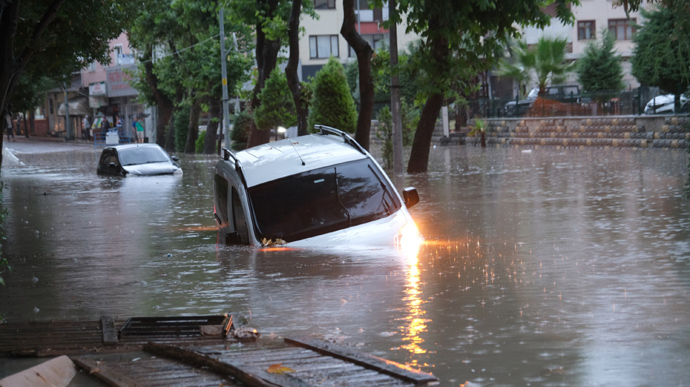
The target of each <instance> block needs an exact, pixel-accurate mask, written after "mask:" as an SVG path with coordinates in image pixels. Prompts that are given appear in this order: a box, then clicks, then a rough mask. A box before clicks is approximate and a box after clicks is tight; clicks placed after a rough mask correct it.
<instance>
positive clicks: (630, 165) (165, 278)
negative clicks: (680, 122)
mask: <svg viewBox="0 0 690 387" xmlns="http://www.w3.org/2000/svg"><path fill="white" fill-rule="evenodd" d="M51 157H52V159H51ZM31 161H32V160H25V164H26V165H24V166H20V165H18V166H13V167H12V168H4V169H3V170H2V180H3V181H4V182H6V183H8V185H9V188H8V189H7V190H6V191H5V199H6V203H5V204H6V205H7V207H8V208H9V210H10V218H9V219H8V223H7V225H8V243H7V244H6V245H5V246H4V247H5V254H6V256H7V257H8V259H9V260H10V262H11V263H12V265H13V271H12V273H11V274H9V275H7V276H6V277H5V279H6V281H7V285H6V286H5V287H3V288H0V289H1V290H0V292H1V293H0V313H2V314H3V316H4V317H5V318H7V319H8V320H14V321H24V320H27V319H38V320H49V319H60V318H70V319H74V318H79V319H97V318H98V317H100V315H103V314H109V315H119V316H132V315H145V316H165V315H176V314H177V315H179V314H211V313H226V312H231V313H233V315H235V316H237V318H238V320H241V321H246V322H248V323H249V324H250V325H251V326H253V327H255V328H257V329H258V330H259V331H261V332H262V334H265V335H276V336H290V335H294V336H297V335H311V336H313V337H319V338H325V339H329V340H334V341H339V342H342V343H345V344H346V345H352V346H355V347H357V348H359V349H361V350H362V351H363V352H366V353H370V354H373V355H377V356H381V357H385V358H388V359H391V360H394V361H398V362H401V363H404V364H407V365H411V366H419V367H421V368H422V369H423V370H425V371H427V372H432V373H434V374H435V375H437V376H439V377H440V378H441V380H442V385H444V386H458V385H460V384H462V383H466V382H469V384H470V385H515V386H522V385H533V386H536V385H540V386H553V385H574V386H579V385H645V384H648V385H683V384H685V383H686V380H688V379H689V378H690V370H688V369H687V367H686V366H685V363H686V362H687V358H688V357H690V349H689V348H690V324H689V323H688V321H690V301H689V300H690V297H688V296H689V294H688V293H690V206H689V205H688V202H687V200H686V199H684V198H683V196H682V195H683V184H684V182H685V179H686V178H687V154H686V153H685V152H682V151H673V150H672V151H662V150H644V151H642V150H638V151H635V150H619V149H616V150H614V149H584V150H580V149H565V150H564V149H534V150H533V152H531V153H523V152H522V151H521V150H520V149H503V148H490V149H485V150H480V149H478V148H472V147H457V148H456V147H452V148H451V147H449V148H438V149H436V150H434V151H432V155H431V171H430V172H429V173H428V174H426V175H415V176H402V177H396V178H395V183H396V185H397V186H398V187H404V186H415V187H416V188H417V189H418V191H419V193H420V197H421V201H420V203H419V204H417V205H416V206H415V207H413V208H412V209H411V210H410V212H411V213H412V215H413V216H414V218H415V220H416V223H417V225H418V227H419V229H420V230H421V231H422V233H423V234H424V236H425V238H426V241H425V243H424V245H422V246H421V247H420V248H419V250H418V252H417V253H416V254H406V253H405V252H406V251H407V250H406V249H402V250H395V249H384V248H375V249H366V248H360V249H354V248H352V247H351V246H340V247H338V248H332V249H326V250H313V249H312V250H308V249H299V250H259V249H250V248H240V247H229V246H225V245H223V244H219V243H218V239H217V238H218V237H217V233H216V231H215V221H214V218H213V211H212V209H213V200H212V190H211V187H212V179H211V178H212V175H213V173H212V171H213V165H214V163H215V161H216V158H215V157H208V158H205V157H185V158H183V159H182V161H181V162H182V167H183V168H184V170H185V173H184V174H183V176H182V177H181V179H174V178H172V179H161V180H156V179H154V180H149V179H144V178H140V179H118V178H99V177H97V176H96V174H95V160H94V157H93V155H92V154H86V155H70V156H64V157H63V158H62V159H55V156H50V157H49V156H45V155H37V157H36V160H35V163H31ZM80 163H83V164H80ZM411 251H415V250H411Z"/></svg>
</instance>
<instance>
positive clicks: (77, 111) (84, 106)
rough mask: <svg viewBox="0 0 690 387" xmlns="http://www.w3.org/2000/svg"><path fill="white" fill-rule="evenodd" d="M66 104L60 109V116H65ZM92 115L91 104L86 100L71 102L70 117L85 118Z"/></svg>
mask: <svg viewBox="0 0 690 387" xmlns="http://www.w3.org/2000/svg"><path fill="white" fill-rule="evenodd" d="M65 110H66V109H65V104H64V102H63V103H61V104H60V107H58V113H57V114H58V115H59V116H64V115H65ZM87 114H91V109H89V102H88V100H87V99H86V98H74V99H71V100H69V115H70V116H85V115H87Z"/></svg>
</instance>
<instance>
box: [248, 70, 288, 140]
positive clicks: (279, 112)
mask: <svg viewBox="0 0 690 387" xmlns="http://www.w3.org/2000/svg"><path fill="white" fill-rule="evenodd" d="M259 100H260V101H261V104H260V105H259V107H258V108H257V109H256V111H255V112H254V122H255V123H256V127H257V129H259V130H269V129H273V128H276V127H278V126H284V127H289V126H293V125H296V124H297V112H296V111H295V101H294V100H293V99H292V93H291V92H290V88H289V87H288V84H287V77H286V76H285V73H284V72H282V71H280V70H279V69H277V68H276V69H274V70H273V71H272V72H271V75H270V76H269V77H268V79H267V80H266V84H265V85H264V88H263V89H261V92H260V93H259Z"/></svg>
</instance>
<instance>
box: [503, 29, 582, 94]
mask: <svg viewBox="0 0 690 387" xmlns="http://www.w3.org/2000/svg"><path fill="white" fill-rule="evenodd" d="M567 45H568V41H567V40H566V39H561V38H549V37H544V36H542V37H540V38H539V41H538V42H537V44H536V45H535V46H528V45H527V42H525V41H517V42H513V44H512V45H511V48H510V49H509V51H510V52H511V58H512V60H511V61H508V60H501V62H500V65H499V70H498V72H497V74H498V75H501V76H508V77H512V78H513V79H515V80H516V81H517V82H518V84H519V85H520V89H521V93H523V92H524V90H525V88H526V85H527V83H536V84H537V85H538V86H539V95H542V94H544V93H545V92H546V86H547V85H548V84H549V83H551V84H559V83H563V82H565V80H566V78H567V75H568V73H569V72H570V71H571V70H572V67H573V63H568V62H566V60H565V54H566V48H567Z"/></svg>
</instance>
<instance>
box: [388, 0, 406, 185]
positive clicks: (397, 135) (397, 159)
mask: <svg viewBox="0 0 690 387" xmlns="http://www.w3.org/2000/svg"><path fill="white" fill-rule="evenodd" d="M388 14H389V18H391V19H393V23H391V26H390V29H389V31H390V44H391V47H390V55H391V116H392V118H393V173H394V174H396V175H400V174H402V173H403V136H402V122H401V121H402V118H401V117H400V79H399V77H398V73H397V68H396V67H398V28H397V15H396V14H395V0H388ZM394 15H396V17H394Z"/></svg>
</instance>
